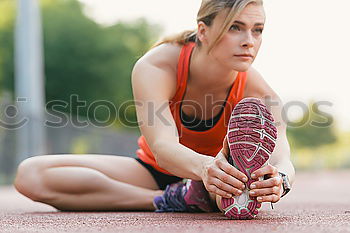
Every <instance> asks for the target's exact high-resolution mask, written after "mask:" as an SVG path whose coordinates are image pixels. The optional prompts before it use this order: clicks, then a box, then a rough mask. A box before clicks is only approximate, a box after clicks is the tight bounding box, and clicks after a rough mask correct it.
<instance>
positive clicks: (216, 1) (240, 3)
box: [152, 0, 263, 51]
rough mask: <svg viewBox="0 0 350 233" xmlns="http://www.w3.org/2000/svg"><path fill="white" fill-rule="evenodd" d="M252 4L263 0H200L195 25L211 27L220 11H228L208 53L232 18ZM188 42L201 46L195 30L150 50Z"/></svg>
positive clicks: (226, 28)
mask: <svg viewBox="0 0 350 233" xmlns="http://www.w3.org/2000/svg"><path fill="white" fill-rule="evenodd" d="M252 3H254V4H260V5H262V4H263V0H202V4H201V6H200V9H199V11H198V15H197V23H199V22H203V23H205V25H207V26H211V25H212V23H213V21H214V19H215V17H216V16H217V15H218V14H219V13H220V12H221V11H223V10H226V9H229V12H228V14H227V16H226V18H225V21H224V23H223V25H222V27H221V31H220V32H219V34H218V35H217V37H216V39H215V40H214V42H213V43H212V44H211V45H210V46H209V51H210V50H211V49H212V48H213V47H214V46H215V45H216V44H217V43H218V42H219V41H220V40H221V39H222V37H223V36H224V34H225V32H226V31H228V30H229V28H230V27H231V23H232V21H233V20H234V18H236V17H237V16H238V15H239V14H240V13H241V11H242V10H243V9H244V8H245V7H246V6H248V5H249V4H252ZM188 42H196V43H197V44H198V45H199V46H201V42H200V41H199V40H198V38H197V29H196V30H188V31H184V32H182V33H179V34H176V35H173V36H168V37H165V38H164V39H162V40H161V41H160V42H157V43H156V44H155V45H154V46H153V47H152V48H154V47H156V46H158V45H161V44H165V43H177V44H180V45H184V44H187V43H188Z"/></svg>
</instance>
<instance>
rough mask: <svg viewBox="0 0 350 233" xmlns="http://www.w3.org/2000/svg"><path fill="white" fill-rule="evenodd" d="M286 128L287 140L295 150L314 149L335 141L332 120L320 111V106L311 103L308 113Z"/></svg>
mask: <svg viewBox="0 0 350 233" xmlns="http://www.w3.org/2000/svg"><path fill="white" fill-rule="evenodd" d="M296 122H297V123H295V122H294V123H290V124H289V127H288V131H287V132H288V138H289V139H290V141H291V143H292V144H293V146H295V147H296V148H305V147H309V148H316V147H319V146H322V145H326V144H332V143H335V142H336V140H337V137H336V132H335V131H336V130H335V124H334V119H333V117H332V116H331V115H329V114H328V113H325V112H322V111H321V110H320V104H319V103H315V102H313V101H311V102H310V103H309V106H308V112H305V113H304V114H303V116H302V117H301V118H300V119H298V120H297V121H296Z"/></svg>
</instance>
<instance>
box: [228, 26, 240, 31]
mask: <svg viewBox="0 0 350 233" xmlns="http://www.w3.org/2000/svg"><path fill="white" fill-rule="evenodd" d="M230 30H237V31H239V30H240V28H239V27H238V26H237V25H232V26H231V28H230Z"/></svg>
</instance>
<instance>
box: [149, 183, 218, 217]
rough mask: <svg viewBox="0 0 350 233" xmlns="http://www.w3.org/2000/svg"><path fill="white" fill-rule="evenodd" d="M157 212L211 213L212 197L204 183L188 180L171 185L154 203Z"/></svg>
mask: <svg viewBox="0 0 350 233" xmlns="http://www.w3.org/2000/svg"><path fill="white" fill-rule="evenodd" d="M153 204H154V206H155V207H156V211H155V212H211V211H212V207H211V204H210V197H209V193H208V191H207V190H206V189H205V187H204V185H203V182H201V181H193V180H187V181H185V182H183V181H180V182H177V183H174V184H170V185H168V186H167V187H166V189H165V191H164V194H163V195H162V196H157V197H155V198H154V201H153Z"/></svg>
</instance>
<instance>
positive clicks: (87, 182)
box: [14, 155, 163, 211]
mask: <svg viewBox="0 0 350 233" xmlns="http://www.w3.org/2000/svg"><path fill="white" fill-rule="evenodd" d="M14 185H15V187H16V189H17V190H18V191H19V192H20V193H22V194H23V195H25V196H27V197H29V198H30V199H32V200H34V201H38V202H42V203H46V204H49V205H51V206H53V207H55V208H57V209H59V210H72V211H87V210H154V206H153V198H154V197H155V196H158V195H161V194H162V193H163V191H161V190H159V187H158V185H157V183H156V182H155V180H154V178H153V177H152V175H151V174H150V173H149V172H148V170H147V169H146V168H144V167H143V166H142V165H141V164H139V163H138V162H137V161H136V160H135V159H133V158H128V157H121V156H108V155H44V156H35V157H31V158H29V159H26V160H24V161H23V162H22V163H21V164H20V165H19V167H18V170H17V175H16V178H15V182H14Z"/></svg>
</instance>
